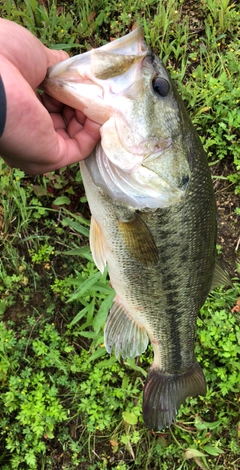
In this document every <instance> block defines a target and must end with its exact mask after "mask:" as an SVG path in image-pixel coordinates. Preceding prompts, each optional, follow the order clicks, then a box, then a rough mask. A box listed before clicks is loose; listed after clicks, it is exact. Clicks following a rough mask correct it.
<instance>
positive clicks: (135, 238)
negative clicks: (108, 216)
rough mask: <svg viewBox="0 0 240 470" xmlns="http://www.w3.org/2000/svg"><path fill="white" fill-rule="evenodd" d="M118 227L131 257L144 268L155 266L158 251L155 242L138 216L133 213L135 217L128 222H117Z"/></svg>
mask: <svg viewBox="0 0 240 470" xmlns="http://www.w3.org/2000/svg"><path fill="white" fill-rule="evenodd" d="M118 226H119V230H120V232H121V235H122V238H123V241H124V243H125V245H126V248H127V250H128V251H129V253H130V254H131V256H133V257H134V258H135V259H136V260H137V261H139V262H140V263H141V264H143V265H145V266H150V267H151V266H153V265H155V264H157V262H158V250H157V247H156V244H155V241H154V239H153V236H152V234H151V232H150V230H149V228H148V227H147V225H146V224H145V222H144V221H143V220H142V218H141V216H140V215H139V214H137V213H135V217H134V218H133V219H131V220H130V221H127V222H123V221H119V222H118Z"/></svg>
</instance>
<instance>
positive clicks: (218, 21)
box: [0, 0, 240, 470]
mask: <svg viewBox="0 0 240 470" xmlns="http://www.w3.org/2000/svg"><path fill="white" fill-rule="evenodd" d="M0 12H1V16H3V17H6V18H9V19H11V20H14V21H17V22H18V23H20V24H23V25H24V26H25V27H27V28H28V29H30V30H31V31H32V32H33V33H34V34H35V35H36V36H37V37H39V38H40V39H41V40H42V41H43V43H44V44H46V45H48V46H49V47H55V48H65V49H66V50H68V52H70V53H74V54H75V53H79V52H83V51H85V50H88V49H89V48H90V47H92V46H94V47H98V46H99V45H102V44H104V43H106V42H108V41H109V40H110V38H114V37H118V36H119V35H123V34H125V33H127V32H128V31H129V30H130V29H131V27H132V26H133V25H134V24H135V23H136V22H138V23H140V24H142V25H143V27H144V32H145V37H146V40H147V42H148V44H149V45H151V47H152V48H153V50H154V51H155V53H157V54H159V55H160V56H161V58H162V60H163V61H164V62H165V64H166V65H167V67H168V68H169V71H170V74H171V76H172V77H173V78H174V80H176V84H177V87H178V89H179V90H180V92H181V95H182V97H183V99H184V101H185V103H186V105H187V108H188V111H189V113H190V115H191V117H192V119H193V122H194V124H195V125H196V127H197V129H198V132H199V133H200V136H201V138H202V141H203V144H204V147H205V149H206V151H207V153H208V156H209V162H210V164H211V166H212V167H216V168H220V169H221V168H222V167H223V166H229V167H231V173H227V174H224V176H222V175H221V174H220V177H224V178H226V179H228V180H229V184H231V185H232V192H233V193H234V192H235V193H236V194H238V193H239V192H240V177H239V170H240V158H239V143H238V142H239V111H238V103H239V99H240V88H239V43H240V34H239V33H240V27H239V17H240V13H239V6H238V5H234V3H233V2H229V1H227V0H224V1H222V0H221V1H220V0H215V1H214V0H202V1H201V2H187V1H179V0H170V1H162V2H161V1H156V0H148V1H145V2H143V1H140V0H133V1H129V0H127V1H113V0H108V1H107V0H99V1H96V0H95V1H94V0H89V1H87V0H74V1H72V2H68V1H65V2H63V3H60V2H55V4H54V3H53V2H52V1H45V2H38V1H36V0H25V1H24V2H23V1H18V0H16V1H7V2H4V4H3V3H2V4H1V5H0ZM0 177H1V183H0V191H1V203H0V230H1V234H2V236H1V246H0V252H1V259H0V320H1V322H0V402H1V407H0V410H1V411H0V468H1V469H3V470H11V469H13V470H14V469H20V470H27V469H33V470H38V469H39V470H40V469H41V470H57V469H59V468H61V469H63V470H64V469H65V470H74V469H89V470H94V469H99V470H103V469H110V468H112V469H118V470H125V469H139V470H144V469H153V470H155V469H156V470H158V469H160V470H169V469H171V470H180V469H183V470H195V469H209V470H220V469H228V468H229V469H233V470H235V469H237V468H239V463H240V448H239V438H240V435H239V426H240V419H239V377H240V369H239V352H240V329H239V312H238V311H237V308H236V309H234V306H235V305H236V302H237V298H238V297H239V296H240V285H239V281H238V280H237V279H234V280H233V287H232V288H229V289H225V290H223V289H221V288H219V289H216V290H215V291H214V292H213V293H211V294H210V295H209V297H208V299H207V302H206V303H205V305H204V307H203V308H202V310H201V313H200V316H199V319H198V322H197V340H196V356H197V359H198V360H199V362H200V363H201V365H202V366H203V369H204V373H205V376H206V379H207V383H208V392H207V396H206V397H205V398H200V397H197V398H191V399H188V400H186V402H185V403H184V404H183V405H182V406H181V409H180V411H179V413H178V417H177V422H176V423H175V424H173V426H172V427H171V429H166V431H165V432H161V433H157V434H153V433H151V432H149V431H148V430H147V429H146V428H145V427H144V424H143V419H142V411H141V400H142V389H143V383H144V380H145V377H146V372H147V370H148V368H149V364H150V363H151V361H152V352H151V349H150V348H149V351H148V353H146V354H144V355H142V356H141V357H140V358H139V359H137V360H136V361H135V360H126V361H120V362H118V361H117V360H116V359H115V357H114V356H109V355H108V354H107V353H106V351H105V348H104V344H103V326H104V323H105V320H106V317H107V313H108V310H109V307H110V305H111V302H112V299H113V295H114V294H113V291H112V289H111V288H110V286H109V282H108V278H107V273H106V272H105V273H104V274H103V275H102V274H100V273H99V272H98V270H97V269H96V267H95V266H94V263H93V261H92V257H91V254H90V251H89V247H88V233H89V210H88V207H87V205H86V199H85V194H84V190H83V187H82V183H81V175H80V172H79V169H78V166H77V165H75V166H72V167H70V168H64V169H62V170H59V171H57V172H55V173H49V174H47V175H44V176H43V177H36V178H30V177H28V176H27V175H25V174H24V173H23V172H22V171H20V170H11V169H9V168H8V167H7V166H6V165H5V164H4V163H3V161H2V160H1V161H0Z"/></svg>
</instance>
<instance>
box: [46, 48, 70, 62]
mask: <svg viewBox="0 0 240 470" xmlns="http://www.w3.org/2000/svg"><path fill="white" fill-rule="evenodd" d="M44 47H45V51H46V56H47V67H51V66H52V65H55V64H58V62H62V61H63V60H67V59H69V55H68V53H67V52H65V51H57V50H55V49H49V48H48V47H46V46H44Z"/></svg>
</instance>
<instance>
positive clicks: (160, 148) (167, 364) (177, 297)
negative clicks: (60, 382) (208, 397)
mask: <svg viewBox="0 0 240 470" xmlns="http://www.w3.org/2000/svg"><path fill="white" fill-rule="evenodd" d="M43 88H44V89H45V90H46V91H47V92H48V93H49V94H51V95H53V96H54V97H55V98H58V99H59V100H61V101H63V102H64V103H66V104H69V105H71V106H74V107H76V108H77V109H80V110H82V111H83V112H84V113H85V114H86V115H87V116H88V117H89V118H91V119H95V120H96V121H98V122H100V123H102V124H103V125H102V128H101V142H100V143H99V144H98V145H97V147H96V149H95V150H94V152H93V153H92V155H91V156H90V157H89V158H88V159H86V160H85V161H84V162H81V164H80V167H81V173H82V178H83V182H84V186H85V189H86V194H87V198H88V202H89V205H90V209H91V212H92V221H91V229H90V246H91V250H92V254H93V258H94V261H95V263H96V265H97V266H98V268H99V269H100V271H102V272H103V270H104V268H105V266H106V265H108V269H109V275H110V280H111V284H112V286H113V288H114V289H115V291H116V298H115V301H114V304H113V306H112V308H111V311H110V314H109V317H108V320H107V322H106V326H105V332H104V334H105V346H106V349H107V351H108V352H111V351H112V350H113V351H114V352H115V354H116V355H117V356H122V357H124V358H127V357H136V356H138V355H140V354H141V353H143V352H144V351H145V349H146V348H147V345H148V341H149V339H150V341H151V343H152V346H153V350H154V360H153V364H152V367H151V368H150V371H149V373H148V376H147V380H146V384H145V387H144V398H143V414H144V420H145V423H146V425H147V426H148V427H149V428H150V429H154V430H160V429H162V428H163V427H165V426H166V425H170V424H171V422H172V420H174V419H175V417H176V413H177V410H178V408H179V406H180V404H181V403H182V402H183V401H184V400H185V398H186V397H188V396H190V395H196V394H202V395H204V394H205V392H206V384H205V379H204V375H203V373H202V370H201V368H200V366H199V365H198V363H197V361H196V359H195V356H194V337H195V328H196V318H197V315H198V312H199V309H200V308H201V306H202V305H203V303H204V301H205V299H206V296H207V294H208V292H209V290H210V288H211V285H213V284H214V283H216V279H214V277H216V275H214V272H216V271H217V274H218V278H219V279H220V280H225V278H224V275H223V274H221V273H220V271H219V269H218V267H216V264H215V252H216V250H215V242H216V205H215V199H214V194H213V187H212V182H211V176H210V172H209V169H208V165H207V159H206V156H205V153H204V151H203V148H202V145H201V142H200V139H199V137H198V136H197V134H196V131H195V130H194V128H193V126H192V124H191V122H190V120H189V118H188V116H187V114H186V111H185V108H184V106H183V103H182V100H181V98H180V97H179V95H178V93H177V91H176V89H175V87H174V84H173V83H172V82H171V80H170V78H169V76H168V74H167V71H166V70H165V68H164V66H163V64H162V63H161V61H160V60H159V59H158V58H157V57H156V56H155V55H154V54H153V53H152V52H151V51H150V50H149V49H148V48H147V46H146V44H145V43H144V40H143V34H142V31H141V29H140V28H138V29H137V30H135V31H134V32H132V33H130V34H129V35H127V36H126V37H124V38H121V39H118V40H116V41H113V42H112V43H110V44H107V45H105V46H103V47H102V48H99V49H97V50H96V51H90V52H88V53H86V54H82V55H81V56H77V57H76V58H74V57H73V58H71V59H69V60H67V61H65V62H63V63H62V64H59V65H57V66H55V67H53V68H51V69H50V71H49V74H48V76H47V78H46V80H45V81H44V83H43Z"/></svg>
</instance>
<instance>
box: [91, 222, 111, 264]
mask: <svg viewBox="0 0 240 470" xmlns="http://www.w3.org/2000/svg"><path fill="white" fill-rule="evenodd" d="M90 248H91V252H92V257H93V261H94V263H95V264H96V266H97V268H98V269H99V271H101V273H103V271H104V268H105V266H106V264H107V247H106V242H105V240H104V237H103V233H102V230H101V228H100V227H99V225H98V223H97V222H96V220H95V219H94V217H93V216H92V218H91V226H90Z"/></svg>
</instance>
